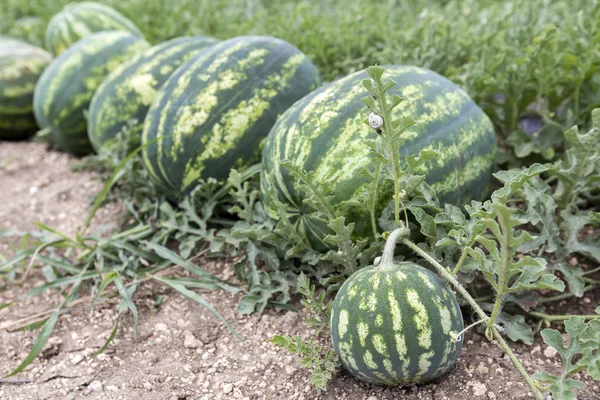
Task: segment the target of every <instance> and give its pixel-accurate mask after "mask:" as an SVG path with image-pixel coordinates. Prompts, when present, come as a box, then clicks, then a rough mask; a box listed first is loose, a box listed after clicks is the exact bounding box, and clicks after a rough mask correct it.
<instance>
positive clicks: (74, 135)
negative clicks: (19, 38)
mask: <svg viewBox="0 0 600 400" xmlns="http://www.w3.org/2000/svg"><path fill="white" fill-rule="evenodd" d="M103 27H107V28H119V29H122V30H121V31H117V30H110V31H100V32H96V33H93V32H94V31H98V30H100V29H102V28H103ZM81 37H83V39H81V40H79V39H80V38H81ZM47 42H48V48H49V49H51V50H52V51H53V52H54V53H56V54H58V56H57V58H56V59H55V60H53V61H52V60H51V56H50V55H49V54H48V53H46V52H45V51H43V50H41V49H37V48H34V47H32V46H28V45H26V44H23V43H19V42H15V41H10V40H4V41H3V43H4V44H5V45H3V52H4V53H5V54H7V56H4V57H2V58H0V60H1V61H0V66H2V70H1V71H0V85H2V86H0V89H1V92H0V93H1V97H0V102H1V103H0V104H1V106H0V115H1V116H2V120H1V122H0V123H1V124H2V125H1V127H2V129H3V130H2V135H3V137H5V138H6V137H8V138H10V137H14V136H15V135H21V134H22V133H23V132H25V133H28V132H31V131H32V130H33V128H34V127H35V122H34V121H33V119H32V118H31V112H32V100H31V93H32V92H33V91H34V88H35V93H34V95H33V112H34V114H35V118H36V120H37V123H38V124H39V125H40V127H41V128H43V129H45V130H46V131H48V132H49V133H50V134H51V137H52V141H53V142H54V143H55V144H57V145H58V146H60V147H62V148H64V149H66V150H68V151H70V152H72V153H75V154H86V153H89V152H90V151H91V150H92V147H93V148H94V149H95V150H96V151H98V150H99V149H100V148H101V147H102V146H103V145H105V144H106V143H107V142H108V141H111V140H115V138H116V137H117V135H118V133H119V132H120V131H122V130H123V129H124V128H126V127H130V129H132V130H133V132H132V134H131V135H130V138H132V142H131V143H127V144H123V145H124V146H129V147H130V148H135V147H137V146H138V145H139V144H140V143H141V142H142V143H144V144H145V146H146V147H145V149H144V153H143V159H144V163H145V165H146V167H147V168H148V171H149V173H150V176H151V177H152V179H153V180H154V181H155V182H156V183H157V184H158V185H159V186H160V187H162V188H163V189H164V190H165V191H168V192H170V193H172V194H186V193H189V192H190V191H191V190H192V189H193V187H194V186H195V184H196V182H198V180H199V179H201V178H203V179H206V178H209V177H213V178H217V179H223V178H225V177H227V175H228V174H229V171H230V169H231V168H237V169H243V168H246V167H248V166H249V165H251V164H253V163H256V162H258V161H260V159H261V152H262V163H263V169H262V179H261V185H262V190H263V194H264V197H265V199H266V200H267V201H266V203H267V204H273V203H274V202H271V201H270V200H271V199H276V200H279V201H280V202H283V203H285V204H286V206H287V209H288V211H289V217H290V218H291V220H292V222H293V223H294V224H295V226H296V227H297V229H298V231H299V232H301V233H302V234H303V235H305V236H306V237H307V239H308V241H309V242H310V243H311V244H312V245H313V246H314V247H315V248H319V249H322V248H326V247H327V244H326V243H324V242H323V238H324V237H325V236H326V234H327V221H324V220H322V219H321V218H319V217H318V216H317V215H316V214H315V213H313V212H311V210H310V209H307V206H306V205H305V204H304V203H303V194H302V193H300V192H298V191H297V190H296V188H295V185H294V183H293V180H292V179H291V178H290V177H289V175H288V172H287V170H286V169H285V168H283V167H282V166H281V165H280V163H279V161H280V160H283V159H289V160H292V161H294V162H296V163H297V164H298V165H299V166H301V167H302V168H303V169H304V170H306V171H315V176H314V178H315V183H316V184H317V185H318V187H319V189H322V190H325V189H327V190H328V191H330V193H331V194H332V196H333V200H334V202H335V203H342V202H347V201H349V200H351V199H354V200H356V199H361V198H365V196H368V195H369V181H368V178H367V177H365V176H364V175H363V174H361V173H360V172H361V171H362V170H363V169H365V168H368V166H369V165H370V164H371V162H372V159H371V158H370V155H369V152H368V151H366V147H365V145H364V144H363V143H364V141H365V140H367V139H368V138H369V137H370V135H372V131H370V130H369V129H366V128H365V127H364V125H363V123H362V119H363V116H364V113H365V109H364V106H363V104H362V102H361V97H362V96H363V95H364V90H363V89H362V85H361V84H360V82H361V80H362V79H364V78H365V77H366V74H365V72H358V73H355V74H352V75H350V76H347V77H345V78H343V79H340V80H338V81H336V82H333V83H330V84H328V85H325V86H323V87H321V88H319V89H317V90H314V89H315V88H316V87H317V86H318V82H319V76H318V72H317V70H316V68H315V67H314V65H313V64H312V63H311V62H310V61H309V59H308V58H307V57H306V56H305V55H304V54H303V53H301V52H300V51H299V50H298V49H296V48H295V47H293V46H292V45H290V44H289V43H286V42H284V41H282V40H279V39H275V38H271V37H262V36H244V37H238V38H233V39H230V40H226V41H223V42H218V41H217V40H216V39H212V38H206V37H184V38H177V39H173V40H171V41H169V42H166V43H162V44H159V45H157V46H154V47H149V45H148V43H147V42H146V41H145V40H144V39H143V38H141V34H140V33H139V30H138V29H137V28H136V27H135V26H134V25H133V24H132V23H131V22H130V21H129V20H127V19H126V18H125V17H123V16H122V15H120V14H119V13H118V12H116V11H115V10H113V9H111V8H109V7H106V6H101V5H97V4H95V3H79V4H72V5H69V6H67V7H66V8H65V9H64V10H63V11H62V12H61V13H59V14H58V15H57V16H55V17H54V18H53V19H52V20H51V22H50V24H49V27H48V40H47ZM73 42H75V44H72V43H73ZM71 44H72V45H71ZM42 71H43V73H42ZM40 73H41V77H40V78H39V81H37V84H36V80H37V77H38V76H39V75H40ZM387 73H388V74H389V76H390V77H391V78H393V79H395V80H396V81H397V82H398V86H397V88H398V90H399V92H400V94H401V95H402V96H404V97H405V98H406V99H407V101H405V102H403V103H402V104H401V105H400V106H399V107H398V108H396V111H395V112H397V113H398V115H400V114H408V115H411V116H413V117H415V118H416V119H418V121H419V124H417V125H416V127H415V128H414V129H412V130H411V132H410V133H409V135H410V137H409V138H408V141H407V143H406V146H405V147H404V148H403V149H402V153H403V154H412V153H415V152H417V151H419V150H421V149H435V150H438V151H439V153H440V155H439V156H438V157H437V158H436V159H435V160H433V161H430V162H429V163H426V164H424V165H423V167H422V169H421V172H422V173H423V174H425V175H426V176H427V180H428V182H429V183H430V184H431V185H432V186H433V187H434V188H435V189H436V192H437V193H438V195H439V196H440V197H441V200H442V201H446V202H451V203H455V204H464V203H465V202H467V201H468V200H470V199H477V198H480V197H481V194H482V193H484V192H485V188H486V187H487V186H489V184H490V171H491V168H492V166H493V164H494V156H495V150H496V145H495V139H494V133H493V128H492V125H491V123H490V121H489V119H488V118H487V116H486V115H485V114H484V113H483V112H482V111H481V110H480V109H479V108H478V107H477V106H476V105H475V104H474V103H473V101H472V100H470V99H469V97H468V96H467V95H466V94H465V92H464V91H462V90H461V89H460V88H458V87H457V86H455V85H454V84H453V83H452V82H450V81H448V80H447V79H445V78H443V77H441V76H439V75H437V74H435V73H433V72H431V71H428V70H425V69H421V68H417V67H405V66H390V67H387ZM294 103H295V104H294ZM86 112H87V115H86ZM280 116H281V117H280ZM130 121H133V122H135V121H137V122H138V123H137V124H136V123H133V124H131V123H130ZM142 123H143V124H142ZM263 148H264V150H263ZM390 197H391V193H390V191H389V190H388V188H386V187H385V185H382V186H381V193H378V196H377V198H378V199H379V203H378V206H377V207H378V209H377V211H381V210H382V209H383V207H384V206H385V205H386V204H387V202H389V200H390ZM364 209H365V208H362V210H364ZM359 210H360V209H359ZM269 212H270V214H271V215H272V216H273V217H274V218H277V213H276V211H275V210H274V209H269ZM355 214H356V215H349V216H348V217H347V220H348V221H352V222H355V232H356V234H357V235H358V236H368V235H369V234H370V224H369V221H370V218H369V216H368V215H365V214H364V212H361V211H357V212H356V213H355Z"/></svg>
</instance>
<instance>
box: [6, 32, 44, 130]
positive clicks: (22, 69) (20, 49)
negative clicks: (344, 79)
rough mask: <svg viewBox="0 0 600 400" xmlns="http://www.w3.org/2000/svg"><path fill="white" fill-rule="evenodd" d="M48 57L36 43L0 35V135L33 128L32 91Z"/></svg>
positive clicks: (34, 126) (35, 127) (35, 128)
mask: <svg viewBox="0 0 600 400" xmlns="http://www.w3.org/2000/svg"><path fill="white" fill-rule="evenodd" d="M51 61H52V56H51V55H50V53H48V52H46V51H45V50H43V49H40V48H39V47H35V46H31V45H29V44H27V43H24V42H21V41H18V40H12V39H9V38H0V139H24V138H27V137H28V136H30V135H31V134H33V133H34V132H35V131H36V130H37V124H36V123H35V118H34V117H33V91H34V89H35V83H36V82H37V80H38V79H39V77H40V75H41V74H42V72H43V71H44V69H45V68H46V67H47V66H48V64H50V62H51Z"/></svg>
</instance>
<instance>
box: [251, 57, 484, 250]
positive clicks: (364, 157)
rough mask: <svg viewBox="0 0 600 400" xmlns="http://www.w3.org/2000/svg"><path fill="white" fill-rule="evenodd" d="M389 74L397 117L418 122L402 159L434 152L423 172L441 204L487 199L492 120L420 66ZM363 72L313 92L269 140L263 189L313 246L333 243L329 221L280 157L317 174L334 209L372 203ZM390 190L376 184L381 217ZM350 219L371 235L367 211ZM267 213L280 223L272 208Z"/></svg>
mask: <svg viewBox="0 0 600 400" xmlns="http://www.w3.org/2000/svg"><path fill="white" fill-rule="evenodd" d="M386 76H387V77H388V78H392V79H394V80H395V81H396V82H397V83H398V84H397V85H396V86H395V87H394V88H393V89H392V92H393V93H397V94H399V95H401V96H403V97H404V98H405V100H404V101H403V102H402V103H401V104H400V105H399V106H398V107H397V108H396V109H395V110H394V113H395V114H394V115H395V117H400V116H410V117H412V118H414V119H415V120H417V121H418V124H417V125H415V126H414V127H413V128H411V130H410V131H408V132H406V135H407V142H406V144H405V146H404V147H403V148H402V149H401V150H400V152H401V154H403V155H410V154H415V153H418V152H419V151H420V150H422V149H435V150H438V151H439V156H438V157H437V158H436V159H434V160H431V161H429V162H427V163H426V164H424V165H423V167H422V168H421V170H420V171H419V172H420V173H422V174H424V175H425V176H426V181H427V182H428V183H429V184H430V185H432V186H433V188H434V189H435V190H436V192H437V194H438V197H439V198H440V200H441V201H442V202H448V203H454V204H461V205H462V204H465V203H466V202H468V201H470V200H471V199H481V198H482V196H485V194H486V192H487V190H488V188H489V187H490V184H491V179H492V176H491V173H492V169H493V166H494V159H495V153H496V139H495V135H494V129H493V126H492V123H491V121H490V119H489V118H488V117H487V116H486V115H485V113H484V112H483V111H482V110H481V109H480V108H479V107H477V105H476V104H475V103H474V102H473V101H472V100H471V99H470V98H469V96H468V95H467V94H466V93H465V92H464V91H463V90H461V89H460V88H459V87H457V86H456V85H455V84H453V83H452V82H450V81H449V80H448V79H446V78H444V77H442V76H440V75H438V74H436V73H434V72H432V71H429V70H426V69H423V68H418V67H411V66H389V67H386ZM365 78H368V76H367V73H366V71H361V72H357V73H354V74H352V75H350V76H347V77H345V78H343V79H341V80H339V81H336V82H333V83H331V84H329V85H327V86H325V87H322V88H320V89H319V90H316V91H314V92H313V93H311V94H310V95H308V96H306V97H305V98H303V99H302V100H300V101H298V102H297V103H296V104H294V106H293V107H291V108H290V109H289V110H288V111H287V112H286V113H285V114H284V115H283V116H282V117H281V118H280V119H279V121H278V122H277V124H275V126H274V127H273V129H272V130H271V132H270V133H269V136H268V138H267V140H266V142H265V146H264V151H263V158H262V164H263V168H262V176H261V189H262V193H263V196H264V198H265V203H266V204H269V203H271V199H272V198H273V199H274V200H277V201H279V202H282V203H283V204H285V205H286V206H288V210H289V217H290V219H291V221H292V222H293V223H294V224H295V226H296V229H297V230H298V232H300V233H301V234H302V235H304V236H305V237H306V238H307V239H308V241H309V242H310V243H311V244H312V246H313V247H315V248H319V249H323V248H327V247H328V245H327V244H326V243H324V242H323V238H324V237H325V236H326V234H327V233H328V228H327V221H324V220H323V219H321V218H319V217H318V216H316V215H315V213H314V212H313V210H312V209H311V208H310V207H309V206H307V205H306V204H305V203H303V199H304V193H303V192H299V191H297V190H296V189H295V183H294V180H293V179H292V178H291V177H290V176H289V174H288V170H287V169H286V168H284V167H283V166H281V165H280V160H284V159H288V160H291V161H293V162H295V163H297V164H299V165H300V167H301V168H302V169H304V170H305V171H308V172H310V171H314V180H315V183H316V185H317V187H318V189H319V190H321V191H325V190H330V191H331V196H332V199H333V206H334V207H337V206H338V205H339V204H341V203H342V202H347V201H361V200H364V199H367V198H370V196H371V193H370V184H371V181H370V179H369V178H367V177H366V176H365V175H364V174H362V173H361V171H363V170H364V169H366V168H369V167H371V166H373V165H374V163H375V161H374V159H373V158H372V156H371V155H370V154H369V148H368V146H367V145H366V144H365V140H367V139H374V138H375V137H376V136H377V134H376V133H375V131H374V130H373V129H370V128H369V127H367V126H366V125H365V124H364V122H363V120H364V118H365V117H366V116H367V115H368V114H369V112H368V110H367V108H366V107H365V105H364V104H363V103H362V101H361V98H362V97H364V96H365V95H367V94H368V93H367V91H366V89H364V87H363V86H362V84H361V81H362V80H363V79H365ZM392 195H393V193H392V190H391V188H390V186H389V185H381V186H380V187H379V193H378V199H379V203H378V205H377V209H376V212H377V215H380V213H381V211H382V210H383V208H384V207H385V205H386V204H387V203H388V202H389V201H390V200H391V198H392ZM352 210H353V211H352V212H349V213H348V214H347V215H346V222H347V223H350V222H353V223H355V233H356V235H357V237H366V236H371V235H372V229H371V224H370V221H371V219H370V215H369V211H368V207H366V206H365V207H354V208H353V209H352ZM269 213H270V214H271V215H272V216H273V217H274V218H278V215H277V213H276V211H275V210H274V209H271V210H269Z"/></svg>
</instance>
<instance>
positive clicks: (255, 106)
mask: <svg viewBox="0 0 600 400" xmlns="http://www.w3.org/2000/svg"><path fill="white" fill-rule="evenodd" d="M318 81H319V74H318V72H317V69H316V68H315V66H314V65H313V64H312V63H311V62H310V60H309V59H308V58H307V57H306V56H305V55H304V54H303V53H302V52H301V51H300V50H298V49H297V48H295V47H294V46H292V45H291V44H289V43H287V42H285V41H283V40H280V39H276V38H273V37H265V36H242V37H237V38H233V39H230V40H226V41H223V42H221V43H218V44H216V45H214V46H211V47H210V48H208V49H206V50H205V51H203V52H201V53H200V54H199V55H197V56H196V57H195V58H193V59H191V60H189V61H188V62H187V63H185V64H183V65H182V66H181V67H179V69H178V70H177V71H175V73H173V75H171V77H170V78H169V79H168V80H167V82H166V83H165V85H164V86H163V88H162V89H161V90H160V92H159V94H158V96H157V97H156V99H155V100H154V103H152V106H151V107H150V110H149V111H148V115H147V116H146V120H145V122H144V131H143V134H142V143H143V144H144V143H148V142H149V141H151V140H154V139H156V138H158V140H157V141H156V142H154V143H151V144H149V145H148V146H147V147H145V148H144V153H143V160H144V165H145V166H146V168H147V169H148V171H149V174H150V176H151V178H152V180H153V181H155V182H156V183H157V184H158V185H159V186H160V187H162V188H164V189H165V190H166V191H168V192H171V193H172V194H185V193H189V192H190V191H191V190H192V189H193V188H194V186H195V185H196V184H197V182H198V181H199V179H207V178H209V177H212V178H215V179H224V178H226V177H227V176H228V175H229V172H230V170H231V169H232V168H236V169H238V170H241V169H244V168H246V167H248V166H250V165H252V164H253V163H256V162H258V161H259V160H260V154H261V150H262V143H263V141H264V138H265V136H266V135H267V133H268V132H269V129H271V127H272V126H273V124H274V123H275V121H276V120H277V117H278V116H279V115H280V114H281V113H283V112H284V111H285V110H286V109H287V108H288V107H290V106H291V105H292V104H293V103H294V102H295V101H296V100H298V99H300V98H302V97H303V96H304V95H306V94H307V93H309V92H310V91H311V90H313V89H314V88H315V87H316V86H317V84H318Z"/></svg>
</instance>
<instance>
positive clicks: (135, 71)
mask: <svg viewBox="0 0 600 400" xmlns="http://www.w3.org/2000/svg"><path fill="white" fill-rule="evenodd" d="M215 43H217V40H216V39H212V38H207V37H201V36H198V37H182V38H177V39H173V40H170V41H168V42H165V43H162V44H159V45H157V46H154V47H151V48H149V49H147V50H145V51H143V52H141V53H140V54H138V55H137V56H136V57H134V58H133V59H132V60H130V61H128V62H126V63H123V64H122V65H121V66H119V68H117V69H115V70H114V71H113V72H112V73H111V74H110V75H109V76H108V78H106V80H104V82H102V84H101V85H100V87H98V90H96V93H95V94H94V97H93V98H92V102H91V103H90V110H89V115H88V135H89V137H90V141H91V142H92V145H93V147H94V149H95V150H96V151H98V150H99V149H100V147H102V145H103V144H104V143H106V142H107V141H109V140H111V139H113V138H114V137H115V136H116V135H117V134H118V133H119V132H120V131H121V130H122V129H123V128H124V127H126V126H128V121H130V120H136V121H137V122H139V124H135V125H133V127H132V132H130V139H131V142H130V143H129V148H136V147H138V146H139V145H140V137H141V135H142V123H143V122H144V118H145V117H146V113H147V112H148V109H149V108H150V105H151V104H152V101H153V100H154V97H155V96H156V93H157V91H158V90H159V89H160V88H161V87H162V85H163V84H164V83H165V81H166V80H167V78H168V77H169V76H170V75H171V74H172V73H173V71H175V70H176V69H177V67H179V66H180V65H181V64H182V63H183V62H185V61H186V60H187V59H189V58H191V57H192V56H193V55H195V54H197V53H199V52H200V51H201V50H202V49H204V48H206V47H208V46H211V45H213V44H215Z"/></svg>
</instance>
